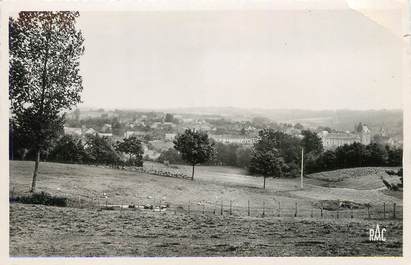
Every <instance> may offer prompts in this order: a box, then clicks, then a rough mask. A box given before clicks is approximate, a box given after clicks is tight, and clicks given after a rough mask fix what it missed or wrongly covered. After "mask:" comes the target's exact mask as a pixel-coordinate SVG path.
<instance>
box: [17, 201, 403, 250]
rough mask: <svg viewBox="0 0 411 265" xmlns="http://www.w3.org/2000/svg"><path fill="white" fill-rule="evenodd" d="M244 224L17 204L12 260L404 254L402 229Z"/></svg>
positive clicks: (266, 221)
mask: <svg viewBox="0 0 411 265" xmlns="http://www.w3.org/2000/svg"><path fill="white" fill-rule="evenodd" d="M379 225H380V226H381V227H387V230H388V231H389V233H387V241H385V242H370V241H368V237H369V235H368V229H370V228H373V227H375V222H374V221H358V220H357V221H351V220H349V219H346V220H341V221H339V222H335V220H321V221H319V220H304V219H299V218H297V219H292V218H282V219H279V218H252V217H249V218H238V217H231V218H230V217H227V216H225V217H216V216H213V215H187V214H185V213H177V214H174V213H169V212H165V213H155V212H152V211H144V210H141V211H140V210H136V211H123V212H121V213H120V212H119V211H103V212H97V211H93V210H88V209H76V208H58V207H46V206H37V205H36V206H31V205H23V204H12V205H11V207H10V255H11V256H401V255H402V223H401V222H394V221H380V222H379Z"/></svg>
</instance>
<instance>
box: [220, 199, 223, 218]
mask: <svg viewBox="0 0 411 265" xmlns="http://www.w3.org/2000/svg"><path fill="white" fill-rule="evenodd" d="M220 214H221V215H223V200H221V209H220Z"/></svg>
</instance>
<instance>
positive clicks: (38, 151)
mask: <svg viewBox="0 0 411 265" xmlns="http://www.w3.org/2000/svg"><path fill="white" fill-rule="evenodd" d="M39 164H40V149H38V150H37V153H36V161H35V163H34V172H33V181H32V182H31V190H30V192H35V191H36V180H37V173H38V171H39Z"/></svg>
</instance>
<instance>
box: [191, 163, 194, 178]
mask: <svg viewBox="0 0 411 265" xmlns="http://www.w3.org/2000/svg"><path fill="white" fill-rule="evenodd" d="M194 166H195V165H194V164H193V173H192V174H191V180H194Z"/></svg>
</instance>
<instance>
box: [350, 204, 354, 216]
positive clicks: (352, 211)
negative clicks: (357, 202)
mask: <svg viewBox="0 0 411 265" xmlns="http://www.w3.org/2000/svg"><path fill="white" fill-rule="evenodd" d="M352 218H354V210H353V208H352V206H351V219H352Z"/></svg>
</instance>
